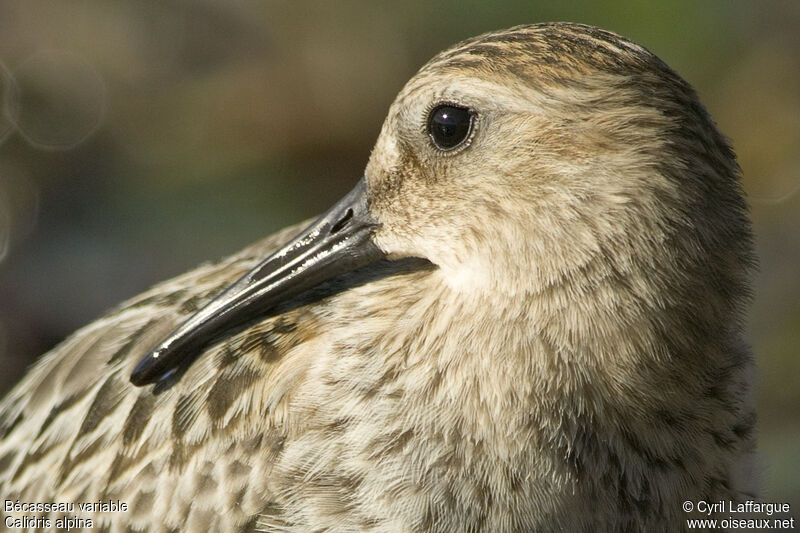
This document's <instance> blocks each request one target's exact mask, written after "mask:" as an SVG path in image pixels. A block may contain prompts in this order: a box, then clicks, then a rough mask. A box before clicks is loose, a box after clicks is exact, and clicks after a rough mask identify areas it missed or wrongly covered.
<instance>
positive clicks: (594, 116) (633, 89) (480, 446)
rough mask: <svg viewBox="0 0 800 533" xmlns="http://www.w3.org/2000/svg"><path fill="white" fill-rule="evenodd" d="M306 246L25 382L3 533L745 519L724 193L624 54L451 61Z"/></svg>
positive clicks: (687, 126) (427, 82) (625, 525)
mask: <svg viewBox="0 0 800 533" xmlns="http://www.w3.org/2000/svg"><path fill="white" fill-rule="evenodd" d="M300 230H301V226H296V227H292V228H287V229H286V230H283V231H281V232H278V233H277V234H275V235H273V236H271V237H268V238H267V239H266V240H264V241H262V242H260V243H257V244H255V245H253V246H251V247H250V248H247V249H246V250H244V251H242V252H240V253H238V254H236V255H234V256H232V257H230V258H228V259H224V260H222V261H220V262H218V263H216V264H212V265H205V266H202V267H200V268H198V269H196V270H194V271H191V272H189V273H187V274H184V275H182V276H179V277H177V278H175V279H173V280H170V281H167V282H165V283H163V284H161V285H158V286H156V287H154V288H153V289H151V290H149V291H148V292H146V293H144V294H142V295H141V296H139V297H137V298H134V299H133V300H131V301H128V302H126V303H123V304H122V305H121V306H120V307H118V308H117V309H115V310H114V311H112V312H111V313H110V314H108V315H107V316H105V317H103V318H101V319H99V320H97V321H96V322H93V323H92V324H89V325H88V326H86V327H84V328H82V329H81V330H79V331H77V332H76V333H75V334H73V335H72V336H70V337H69V338H68V339H66V340H65V341H64V342H63V343H61V344H60V345H59V346H57V347H56V348H55V349H53V350H52V351H51V352H49V353H48V354H46V355H45V356H44V357H43V358H42V359H41V360H40V361H39V362H38V364H37V365H36V366H35V367H34V368H32V369H31V370H30V372H29V373H28V374H27V375H26V376H25V377H24V378H23V380H22V381H21V382H20V383H19V385H18V386H17V387H16V388H15V389H13V390H12V391H11V392H10V394H8V396H7V397H6V398H5V399H4V400H3V402H2V404H0V438H2V440H0V465H1V466H0V489H1V490H0V495H2V497H3V499H4V500H12V501H17V500H18V501H19V502H20V505H19V506H17V507H18V508H14V507H13V506H12V509H11V510H10V511H9V509H5V510H4V513H5V514H4V520H6V521H8V520H9V519H10V520H12V525H9V524H8V523H6V524H5V525H6V527H16V526H14V525H13V524H18V525H20V526H21V527H27V526H24V523H23V521H24V520H25V519H33V518H38V519H41V520H49V521H51V523H52V524H55V523H56V520H57V519H59V518H64V517H67V518H69V517H73V518H77V519H83V520H89V521H90V522H91V525H86V523H84V527H99V528H103V529H104V530H106V531H128V530H133V531H170V530H180V531H251V530H259V531H282V532H300V531H312V530H313V531H329V532H336V531H374V532H390V531H391V532H393V531H415V532H450V531H473V532H483V531H485V532H523V531H537V532H549V531H572V532H582V531H587V532H588V531H609V532H612V531H613V532H616V531H647V532H653V531H670V532H672V531H681V530H684V529H686V528H687V527H688V526H687V524H686V519H687V518H691V517H692V516H693V515H692V514H691V513H687V512H685V509H684V508H683V507H682V504H683V503H684V502H685V501H698V500H705V501H709V502H710V501H719V500H734V501H740V500H743V499H748V498H752V497H754V496H753V492H752V491H753V490H754V489H753V486H754V485H753V480H752V478H751V476H750V471H751V466H750V465H751V455H752V452H753V449H754V436H753V427H754V424H755V416H754V411H753V404H752V402H751V401H750V395H751V391H750V388H751V384H750V377H749V376H750V373H751V371H752V366H753V363H752V355H751V351H750V348H749V346H748V343H747V341H746V339H745V338H744V335H743V326H742V324H743V314H744V312H745V310H746V306H747V303H748V298H749V296H748V290H749V275H750V271H751V269H752V268H751V267H752V265H753V262H754V260H753V257H754V256H753V251H752V250H753V246H752V239H751V230H750V223H749V220H748V215H747V208H746V204H745V201H744V199H743V195H742V191H741V188H740V171H739V168H738V165H737V163H736V160H735V156H734V154H733V152H732V150H731V148H730V147H729V145H728V143H727V141H726V140H725V138H724V137H723V136H722V135H721V134H720V133H719V132H718V130H717V128H716V127H715V125H714V123H713V122H712V120H711V118H710V117H709V115H708V113H707V111H706V110H705V108H704V107H703V106H702V104H700V103H699V101H698V99H697V96H696V94H695V92H694V91H693V90H692V88H691V87H690V86H689V85H688V84H687V83H686V82H685V81H684V80H683V79H681V78H680V77H679V76H678V75H677V74H675V73H674V72H673V71H672V70H671V69H670V68H669V67H668V66H666V65H665V64H664V63H663V62H661V61H660V60H659V59H658V58H656V57H655V56H654V55H653V54H651V53H650V52H648V51H647V50H645V49H644V48H642V47H640V46H638V45H636V44H634V43H632V42H630V41H628V40H626V39H624V38H622V37H619V36H618V35H615V34H613V33H610V32H607V31H603V30H600V29H597V28H593V27H589V26H584V25H579V24H568V23H559V24H535V25H530V26H519V27H515V28H511V29H509V30H505V31H499V32H496V33H489V34H485V35H481V36H479V37H476V38H473V39H469V40H467V41H464V42H462V43H459V44H457V45H455V46H454V47H453V48H450V49H449V50H446V51H444V52H442V53H440V54H439V55H437V56H436V57H434V58H433V59H432V60H431V61H430V62H429V63H427V64H426V65H424V66H423V67H422V68H421V69H420V71H419V72H418V73H417V74H416V75H415V76H414V77H413V78H412V79H411V80H410V81H409V82H408V83H407V84H406V85H405V87H404V88H403V89H402V90H401V92H400V94H399V95H398V97H397V99H396V100H395V101H394V103H393V104H392V105H391V107H390V109H389V112H388V116H387V118H386V121H385V122H384V124H383V128H382V130H381V133H380V135H379V137H378V140H377V143H376V145H375V148H374V150H373V152H372V154H371V156H370V159H369V161H368V163H367V166H366V170H365V172H364V177H363V179H362V181H361V182H359V185H358V186H357V187H356V189H354V191H353V192H351V193H350V194H349V195H348V196H347V197H346V198H345V199H343V200H342V201H341V202H340V203H338V204H337V205H336V206H334V207H333V208H332V209H331V210H330V211H329V212H328V213H326V214H325V215H323V217H322V218H320V219H319V220H318V221H317V222H315V223H313V224H312V225H311V226H309V227H308V229H307V230H305V231H303V232H301V231H300ZM298 234H299V236H298V237H296V238H294V239H292V238H293V237H294V236H295V235H298ZM287 242H288V244H286V243H287ZM137 363H138V366H137ZM131 373H133V374H132V378H131ZM131 379H132V381H133V383H131ZM151 383H152V384H153V385H152V386H150V385H149V384H151ZM137 385H138V386H137ZM45 502H61V503H64V504H69V503H73V504H76V509H75V510H74V511H70V510H69V509H68V508H65V507H47V508H43V507H41V506H39V507H36V506H27V507H26V506H25V505H23V504H25V503H29V504H39V503H45ZM80 502H115V503H116V504H118V507H117V508H116V510H114V509H111V508H110V507H107V508H97V509H93V510H92V511H91V512H82V511H81V510H80V509H79V508H77V504H78V503H80ZM121 504H124V506H125V510H120V508H119V505H121ZM13 520H19V521H20V522H13ZM28 524H29V525H30V524H32V522H28ZM35 527H39V526H38V525H36V526H35Z"/></svg>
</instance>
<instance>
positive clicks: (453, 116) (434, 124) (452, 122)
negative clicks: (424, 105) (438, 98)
mask: <svg viewBox="0 0 800 533" xmlns="http://www.w3.org/2000/svg"><path fill="white" fill-rule="evenodd" d="M473 116H475V114H474V113H473V112H472V111H470V110H469V109H467V108H465V107H457V106H454V105H450V104H443V105H440V106H436V107H434V108H433V110H432V111H431V114H430V115H429V116H428V135H430V136H431V139H432V140H433V144H435V145H436V147H437V148H439V149H440V150H452V149H453V148H455V147H456V146H458V145H459V144H461V143H462V142H464V139H466V138H467V137H468V136H469V132H470V130H471V129H472V117H473Z"/></svg>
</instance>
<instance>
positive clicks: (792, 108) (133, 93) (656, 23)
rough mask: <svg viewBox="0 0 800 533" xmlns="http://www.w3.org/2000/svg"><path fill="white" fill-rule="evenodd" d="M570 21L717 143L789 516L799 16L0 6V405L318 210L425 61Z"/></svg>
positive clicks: (799, 298)
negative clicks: (518, 30)
mask: <svg viewBox="0 0 800 533" xmlns="http://www.w3.org/2000/svg"><path fill="white" fill-rule="evenodd" d="M550 20H569V21H575V22H583V23H588V24H594V25H597V26H601V27H604V28H606V29H609V30H613V31H616V32H618V33H621V34H623V35H625V36H627V37H629V38H631V39H633V40H634V41H637V42H639V43H640V44H643V45H644V46H646V47H647V48H649V49H650V50H652V51H653V52H655V53H656V54H657V55H659V56H660V57H661V58H662V59H664V60H665V61H666V62H667V63H669V64H670V65H671V66H672V67H673V68H674V69H675V70H677V71H678V72H679V73H680V74H681V75H683V76H684V77H685V78H686V79H687V80H688V81H689V82H690V83H692V84H693V85H694V86H695V87H696V88H697V90H698V92H699V93H700V96H701V98H702V100H703V101H704V103H705V104H706V106H707V107H708V108H709V109H710V111H711V114H712V115H713V116H714V117H715V119H716V121H717V122H718V124H719V126H720V128H721V129H722V131H723V132H725V133H726V134H727V135H728V136H730V138H731V139H732V140H733V143H734V147H735V149H736V151H737V153H738V155H739V159H740V162H741V165H742V168H743V170H744V186H745V189H746V191H747V193H748V195H749V199H750V202H751V205H752V215H753V220H754V223H755V229H756V234H757V240H758V246H759V255H760V259H761V270H760V273H759V274H758V277H757V279H756V282H755V285H756V299H755V302H754V305H753V308H752V313H751V318H750V331H751V336H752V341H753V344H754V346H755V351H756V354H757V357H758V361H759V366H760V373H761V376H760V389H759V393H758V403H759V412H760V449H761V451H762V462H763V487H764V498H765V499H768V500H771V501H788V502H790V503H791V504H792V507H793V511H794V514H795V515H797V510H798V509H800V358H798V346H800V268H799V267H800V236H799V235H800V231H798V229H800V2H798V1H792V0H788V1H758V2H753V1H734V0H717V1H702V2H697V1H694V0H691V1H690V0H661V1H659V2H648V1H619V2H596V1H592V0H583V1H574V2H545V1H513V2H506V3H497V2H493V3H490V2H483V1H476V0H472V1H464V0H461V1H455V0H451V1H444V2H430V1H425V0H414V1H406V2H388V1H386V2H383V1H381V2H378V1H372V2H368V1H362V2H353V1H347V2H344V1H337V2H332V1H317V2H306V1H302V2H300V1H297V2H272V1H255V0H253V1H230V2H222V1H211V0H205V1H188V0H187V1H179V0H169V1H165V0H158V1H156V0H143V1H138V2H124V1H121V0H118V1H117V0H115V1H109V0H84V1H79V0H75V1H70V2H52V1H39V0H0V92H1V94H0V98H1V99H2V114H1V115H0V368H2V372H0V394H2V393H3V392H5V391H6V390H8V388H9V387H11V386H12V385H13V383H14V382H15V381H16V380H18V379H19V378H20V376H21V375H22V374H23V373H24V371H25V368H26V367H27V366H28V365H29V364H30V363H31V361H33V360H34V359H35V358H36V356H38V355H39V354H41V353H43V352H45V351H46V350H48V349H49V348H51V347H52V346H54V345H55V344H56V343H57V342H59V341H60V340H62V339H63V338H64V337H65V336H66V335H68V334H69V333H70V332H71V331H73V330H74V329H76V328H78V327H79V326H81V325H83V324H85V323H87V322H89V321H91V320H92V319H94V318H96V317H98V316H100V315H101V314H102V313H103V312H104V311H105V310H106V309H108V308H109V307H111V306H112V305H114V304H116V303H118V302H120V301H121V300H123V299H125V298H127V297H130V296H132V295H134V294H136V293H137V292H139V291H141V290H143V289H145V288H147V287H148V286H149V285H151V284H152V283H154V282H157V281H159V280H163V279H166V278H168V277H170V276H173V275H175V274H178V273H180V272H182V271H184V270H187V269H190V268H192V267H194V266H196V265H197V264H198V263H200V262H202V261H204V260H208V259H216V258H219V257H221V256H224V255H226V254H229V253H231V252H234V251H236V250H238V249H239V248H241V247H242V246H244V245H246V244H248V243H250V242H252V241H255V240H257V239H259V238H260V237H263V236H265V235H267V234H269V233H271V232H272V231H274V230H276V229H278V228H280V227H282V226H285V225H288V224H290V223H293V222H296V221H299V220H301V219H304V218H306V217H309V216H311V215H313V214H316V213H318V212H320V211H321V210H323V209H324V208H325V207H327V206H328V205H329V204H330V203H331V202H332V201H333V200H335V199H337V198H338V197H339V196H340V195H341V194H343V193H344V192H346V191H347V190H348V189H349V188H350V186H352V184H353V183H354V182H355V181H356V179H357V178H358V177H359V176H360V175H361V172H362V170H363V166H364V164H365V162H366V160H367V157H368V155H369V151H370V149H371V147H372V143H373V142H374V140H375V138H376V136H377V134H378V131H379V129H380V126H381V122H382V120H383V117H384V115H385V112H386V110H387V108H388V106H389V104H390V103H391V101H392V99H393V98H394V96H395V94H396V93H397V91H398V90H399V89H400V87H401V86H402V84H403V83H404V82H405V81H406V80H407V79H408V78H409V77H410V76H411V75H412V74H413V73H414V72H415V70H416V69H417V68H418V67H419V66H421V65H422V64H423V63H424V62H425V61H426V60H427V59H429V58H430V57H431V56H432V55H434V54H435V53H436V52H438V51H440V50H441V49H443V48H445V47H447V46H449V45H451V44H453V43H455V42H457V41H459V40H461V39H464V38H466V37H470V36H472V35H476V34H478V33H482V32H485V31H489V30H493V29H499V28H503V27H508V26H512V25H516V24H522V23H531V22H539V21H550Z"/></svg>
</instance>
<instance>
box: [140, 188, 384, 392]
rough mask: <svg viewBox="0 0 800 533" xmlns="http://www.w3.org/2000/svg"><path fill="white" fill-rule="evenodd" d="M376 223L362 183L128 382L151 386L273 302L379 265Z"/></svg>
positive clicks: (170, 339)
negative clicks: (364, 267)
mask: <svg viewBox="0 0 800 533" xmlns="http://www.w3.org/2000/svg"><path fill="white" fill-rule="evenodd" d="M377 227H378V223H377V222H376V221H375V220H374V219H373V218H372V217H371V215H370V213H369V209H368V207H367V194H366V183H365V181H364V178H361V180H359V182H358V184H357V185H356V186H355V188H354V189H353V190H352V191H350V192H349V193H347V195H346V196H345V197H344V198H342V199H341V200H339V202H337V203H336V205H334V206H333V207H331V208H330V209H329V210H328V211H327V212H326V213H325V214H323V215H322V216H321V217H319V218H318V219H317V220H316V221H315V222H314V223H312V224H311V226H309V227H308V228H307V229H305V230H304V231H303V232H302V233H300V235H298V236H297V237H295V238H294V239H293V240H292V241H291V242H289V243H288V244H286V246H284V247H283V248H281V249H280V250H278V251H277V252H275V253H274V254H272V255H271V256H270V257H268V258H267V259H266V260H264V261H263V262H262V263H260V264H259V265H258V266H256V267H255V268H253V269H252V270H251V271H250V272H248V273H247V274H245V275H244V276H242V277H241V278H240V279H239V280H238V281H236V282H235V283H234V284H233V285H231V286H230V287H229V288H228V289H226V290H225V292H223V293H222V294H220V295H219V296H217V297H216V298H215V299H213V300H212V301H211V302H209V303H208V305H206V306H205V307H203V308H201V309H200V310H199V311H198V312H197V313H196V314H194V315H193V316H192V317H190V318H189V319H188V320H187V321H186V322H184V323H183V325H181V326H180V327H179V328H178V329H176V330H175V331H173V332H172V333H171V334H170V335H168V336H167V337H166V338H165V339H164V340H162V341H161V343H160V344H159V345H158V346H157V347H156V348H155V349H154V350H153V351H152V352H150V353H149V354H147V355H146V356H145V357H144V358H142V360H141V361H139V363H138V364H137V365H136V368H134V370H133V372H132V373H131V383H133V384H134V385H137V386H142V385H147V384H148V383H155V382H157V381H159V379H161V378H162V377H163V376H165V375H167V374H170V373H171V372H173V371H174V370H176V369H178V368H179V367H180V366H181V365H182V364H183V363H184V362H185V361H187V360H190V358H194V356H196V355H197V354H198V353H199V352H200V351H201V350H202V349H203V348H205V347H206V346H208V345H209V344H211V343H213V342H214V341H217V340H219V339H221V338H222V337H224V336H225V334H226V333H228V332H230V331H231V330H233V329H235V328H237V327H240V326H242V325H244V324H246V323H248V322H250V321H252V320H253V319H256V318H258V317H259V316H260V315H262V314H264V313H266V312H268V311H269V310H270V309H272V308H274V307H275V306H276V305H277V304H279V303H281V302H284V301H286V300H288V299H290V298H292V297H293V296H296V295H298V294H300V293H301V292H304V291H306V290H307V289H310V288H312V287H314V286H316V285H319V284H320V283H322V282H324V281H326V280H329V279H331V278H333V277H336V276H338V275H340V274H344V273H346V272H350V271H352V270H355V269H357V268H359V267H361V266H364V265H367V264H369V263H372V262H375V261H378V260H380V259H382V258H383V257H384V253H383V252H382V251H381V250H380V249H379V248H378V247H377V246H376V245H375V244H374V243H373V242H372V238H371V237H372V234H373V232H374V230H375V228H377Z"/></svg>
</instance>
